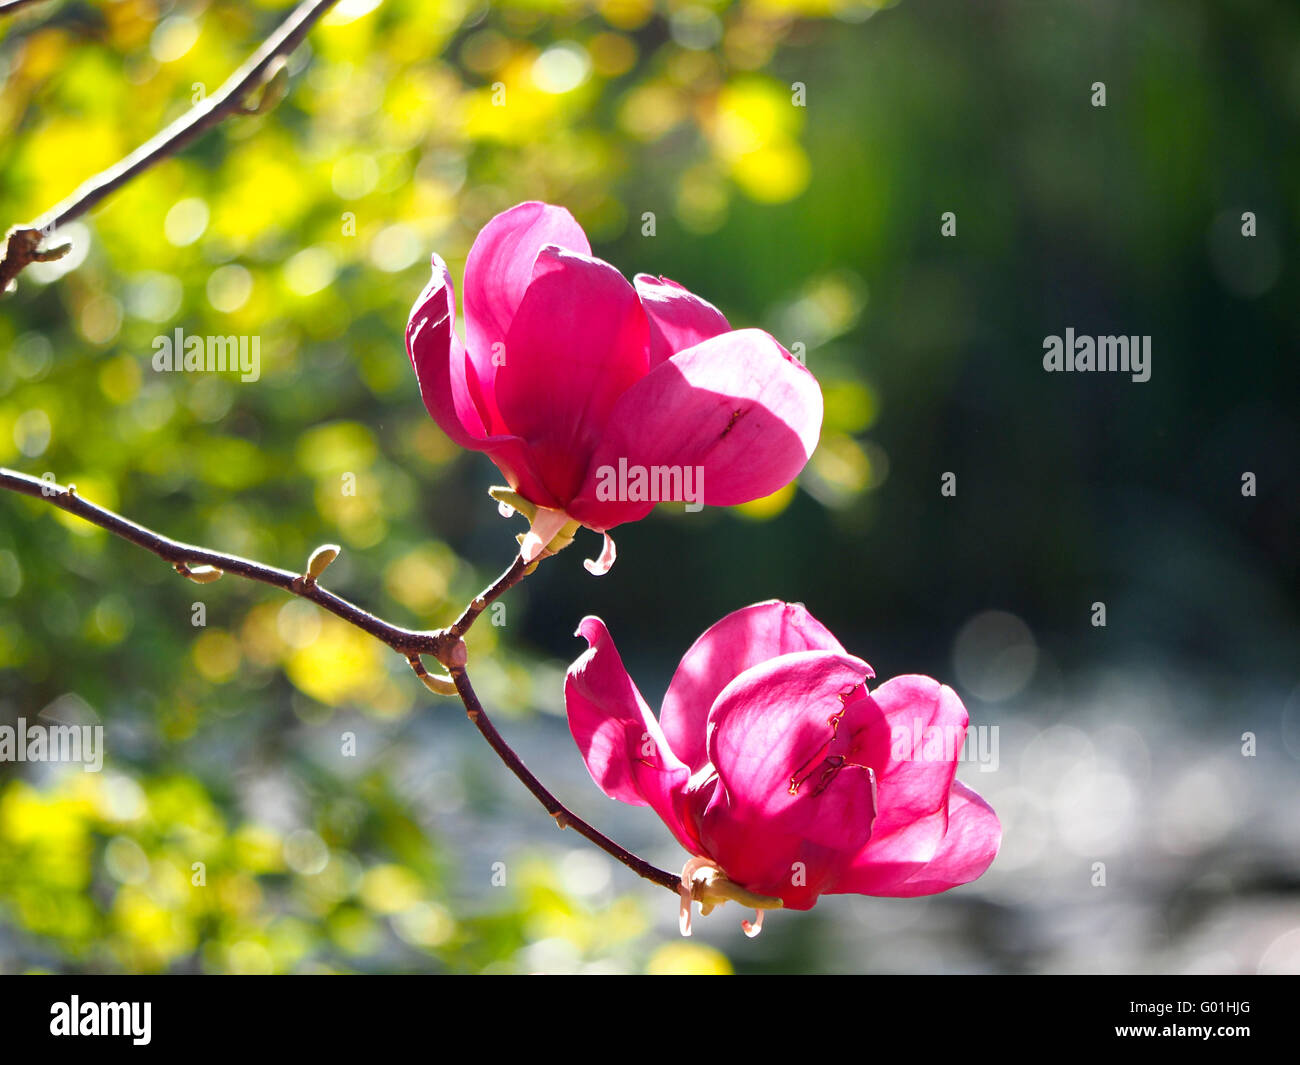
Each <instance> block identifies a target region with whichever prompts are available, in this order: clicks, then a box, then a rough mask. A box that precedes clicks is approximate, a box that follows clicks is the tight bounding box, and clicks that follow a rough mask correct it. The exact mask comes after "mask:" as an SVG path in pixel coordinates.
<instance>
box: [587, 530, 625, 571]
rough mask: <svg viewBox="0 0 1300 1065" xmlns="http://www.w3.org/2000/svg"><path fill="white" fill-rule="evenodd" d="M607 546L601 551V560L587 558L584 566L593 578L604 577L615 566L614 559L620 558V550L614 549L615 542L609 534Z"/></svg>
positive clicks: (606, 536)
mask: <svg viewBox="0 0 1300 1065" xmlns="http://www.w3.org/2000/svg"><path fill="white" fill-rule="evenodd" d="M604 536H605V546H604V547H603V548H602V549H601V552H600V557H599V558H595V559H592V558H585V559H583V560H582V565H583V566H584V567H585V569H586V570H587V572H588V573H590V574H591V575H592V576H593V577H603V576H604V575H605V574H606V573H608V572H609V571H610V569H611V568H612V567H613V565H614V559H616V558H617V557H618V550H617V548H615V547H614V541H613V539H611V537H610V535H609V533H605V534H604Z"/></svg>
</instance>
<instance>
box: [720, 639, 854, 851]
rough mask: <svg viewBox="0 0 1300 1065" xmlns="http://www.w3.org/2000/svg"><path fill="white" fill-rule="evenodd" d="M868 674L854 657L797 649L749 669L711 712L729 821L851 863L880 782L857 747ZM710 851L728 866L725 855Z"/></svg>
mask: <svg viewBox="0 0 1300 1065" xmlns="http://www.w3.org/2000/svg"><path fill="white" fill-rule="evenodd" d="M870 675H871V667H870V666H868V665H867V664H866V663H865V662H863V661H862V660H861V659H860V658H854V657H853V656H852V655H845V654H838V653H836V652H834V651H799V652H796V653H794V654H788V655H781V656H780V657H779V658H772V659H769V660H767V661H766V662H763V663H762V664H761V665H757V666H754V667H753V668H752V669H748V670H746V671H745V672H744V673H742V674H740V676H739V677H737V678H736V679H735V680H733V681H732V682H731V683H730V684H728V685H727V687H726V688H724V689H723V690H722V692H721V694H720V695H719V696H718V699H717V702H715V703H714V704H713V710H712V712H711V713H710V714H709V730H708V752H709V761H710V762H712V763H713V766H714V767H715V768H716V769H717V772H718V780H719V783H720V788H721V789H722V790H725V792H726V795H727V807H728V809H727V816H728V818H729V819H730V820H732V821H735V822H740V823H744V824H747V825H750V826H753V827H755V828H758V829H761V830H762V831H763V832H771V833H774V834H794V835H797V836H800V837H802V838H805V839H807V840H809V841H810V842H812V843H815V844H818V845H820V846H824V847H827V848H831V849H833V850H836V851H844V852H846V856H847V858H852V857H853V856H854V855H856V854H857V853H859V852H860V851H861V850H862V848H863V846H864V845H865V844H866V842H867V840H868V839H869V838H870V836H871V822H872V819H873V817H874V816H875V795H874V792H875V786H874V782H873V779H872V771H871V767H870V766H868V765H866V764H864V763H862V762H861V761H860V760H859V759H858V758H857V757H856V752H855V749H854V732H855V730H856V728H857V725H858V722H857V714H858V708H860V707H861V705H862V704H861V701H854V700H853V699H851V698H849V696H851V695H852V693H854V692H855V691H857V690H859V689H860V688H861V687H862V684H863V682H864V681H865V680H866V678H867V677H869V676H870ZM846 700H847V701H846ZM755 845H756V846H759V847H762V846H763V844H762V843H761V841H756V843H755ZM710 853H711V854H712V856H713V857H714V858H717V859H718V860H719V861H720V862H722V863H723V866H724V868H727V869H728V870H730V866H729V865H728V861H729V858H728V856H727V855H723V854H717V853H714V852H710Z"/></svg>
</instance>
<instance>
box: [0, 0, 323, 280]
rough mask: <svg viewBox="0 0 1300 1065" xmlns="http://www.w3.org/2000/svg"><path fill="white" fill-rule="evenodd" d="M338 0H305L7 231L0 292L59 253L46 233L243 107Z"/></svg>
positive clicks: (90, 206)
mask: <svg viewBox="0 0 1300 1065" xmlns="http://www.w3.org/2000/svg"><path fill="white" fill-rule="evenodd" d="M336 2H337V0H303V2H302V3H301V4H299V5H298V6H297V7H296V8H294V10H293V12H292V13H291V14H290V15H289V17H288V18H286V19H285V20H284V22H282V23H281V24H280V26H279V28H278V29H277V30H276V31H275V32H274V33H272V34H271V36H269V37H268V38H267V39H266V40H265V41H263V42H262V44H261V46H260V47H259V48H258V49H257V51H256V52H254V53H253V54H252V55H251V56H249V57H248V59H247V60H246V61H245V62H244V65H243V66H241V67H240V68H239V69H238V70H236V71H235V72H234V73H233V74H231V75H230V77H229V78H227V79H226V82H225V84H224V85H222V86H221V88H219V89H218V90H217V91H216V92H215V93H213V94H212V95H211V96H209V97H207V98H206V99H204V100H200V101H199V102H198V103H196V104H195V105H194V106H193V107H191V108H190V109H189V110H188V111H186V112H185V114H183V115H181V117H180V118H178V119H176V121H175V122H173V123H172V124H171V125H169V126H167V127H166V128H165V129H163V130H162V131H161V132H159V133H158V134H156V135H155V136H154V137H153V138H152V139H150V140H148V141H146V142H145V143H144V144H142V145H140V147H138V148H137V149H136V150H135V151H133V152H131V153H130V154H129V155H127V156H124V157H123V158H122V159H119V160H118V161H117V162H116V163H114V164H113V165H112V166H110V167H109V168H108V169H107V170H103V171H101V172H100V173H98V174H96V175H95V176H94V177H92V178H90V179H89V180H87V181H85V182H83V183H82V184H81V185H80V186H79V187H78V188H77V190H76V191H75V192H73V193H72V194H71V195H70V196H68V197H67V198H66V199H64V200H62V201H61V202H59V203H57V204H55V205H54V206H53V207H51V208H50V209H49V210H48V211H46V212H45V213H44V214H42V215H40V217H38V218H36V219H35V220H34V221H32V222H29V223H27V224H25V225H18V226H14V227H13V228H11V229H10V230H9V232H8V233H7V234H6V241H5V248H4V251H3V258H0V293H3V292H4V291H5V289H7V288H8V286H9V284H10V282H11V281H13V280H14V278H16V277H17V276H18V275H19V274H20V273H21V272H22V270H23V269H24V268H25V267H26V266H28V265H30V264H31V263H33V262H41V261H48V259H49V258H51V257H57V254H56V253H58V249H54V250H53V251H46V252H38V251H37V246H38V245H39V244H40V242H41V240H42V239H43V238H44V237H45V236H47V235H49V234H50V233H51V232H53V231H54V230H56V229H57V228H58V227H59V226H61V225H63V224H64V223H65V222H69V221H71V220H72V219H74V218H77V217H79V216H81V215H83V214H85V213H86V212H87V211H88V210H90V208H92V207H94V206H95V204H97V203H99V201H100V200H102V199H104V197H106V196H108V195H109V194H110V193H112V192H114V191H115V190H116V189H118V188H119V187H121V186H122V185H124V184H126V182H128V181H130V180H131V179H132V178H134V177H136V176H137V175H139V174H141V173H143V172H144V171H145V170H148V169H149V168H150V167H151V166H153V165H154V164H155V163H158V162H160V161H161V160H163V159H166V158H168V157H169V156H172V155H174V154H176V152H178V151H180V150H181V149H182V148H184V147H185V146H186V145H187V144H189V143H190V142H191V141H193V140H194V139H195V138H196V137H198V136H199V135H200V134H202V133H205V132H206V131H207V130H209V129H211V128H212V127H213V126H215V125H217V124H218V123H219V122H221V121H222V120H223V119H225V118H227V117H229V116H230V115H232V114H237V113H240V112H241V111H242V110H243V109H244V101H245V99H246V97H247V96H248V95H249V93H250V92H252V91H253V90H254V89H256V88H257V87H258V86H259V85H262V84H263V83H264V82H265V81H266V79H267V77H268V75H270V74H273V73H274V72H275V70H276V69H277V68H278V66H279V61H281V60H283V58H284V57H285V56H287V55H289V53H291V52H292V51H293V50H294V49H295V48H297V47H298V45H299V43H301V41H302V39H303V38H304V37H305V36H306V35H307V31H308V30H310V29H311V27H312V26H313V25H314V24H315V23H316V21H317V20H318V19H319V18H320V17H321V16H322V15H323V14H325V12H326V11H328V10H329V9H330V8H331V7H333V6H334V4H335V3H336ZM2 10H3V9H0V11H2ZM65 247H66V246H65ZM60 254H61V253H60ZM42 255H44V256H46V259H45V260H42V259H41V258H40V256H42Z"/></svg>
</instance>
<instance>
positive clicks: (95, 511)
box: [0, 467, 681, 893]
mask: <svg viewBox="0 0 1300 1065" xmlns="http://www.w3.org/2000/svg"><path fill="white" fill-rule="evenodd" d="M0 488H5V489H8V490H9V491H11V492H18V493H21V494H22V495H26V496H31V497H32V498H33V499H42V500H44V501H45V502H47V503H50V504H51V505H53V506H56V507H58V508H59V509H60V510H64V511H67V512H68V513H69V514H74V515H76V516H77V517H79V518H81V519H83V520H85V521H88V522H90V523H91V524H92V525H97V526H99V528H101V529H104V530H106V531H108V532H111V533H112V534H113V535H115V536H120V537H121V538H122V539H124V540H128V541H130V542H131V543H133V544H135V545H137V546H138V547H143V548H144V549H145V550H146V551H150V552H152V553H153V554H155V555H157V556H158V557H159V558H161V559H164V560H165V561H167V562H170V563H171V564H172V565H173V566H174V567H175V569H176V570H177V572H178V573H180V574H181V575H182V576H186V577H189V578H190V579H192V580H198V581H200V582H203V583H206V582H207V581H209V580H215V579H217V577H219V576H220V574H221V573H231V574H234V575H235V576H237V577H244V578H246V579H247V580H251V581H257V582H259V583H261V584H269V585H271V586H272V587H275V588H280V589H282V590H283V591H286V592H289V593H290V594H291V595H297V596H301V597H302V598H303V599H308V600H310V601H311V602H313V603H316V604H317V605H318V606H321V607H323V608H324V609H326V610H328V611H329V612H330V613H331V614H334V615H335V616H336V617H339V618H342V619H343V620H344V621H346V622H348V623H349V624H351V625H355V626H356V627H357V628H359V629H361V630H363V631H365V632H367V633H369V634H370V635H371V636H373V637H374V638H375V639H377V640H379V641H381V642H382V643H385V644H387V645H388V646H389V647H391V648H392V649H393V650H394V651H397V652H398V653H399V654H402V655H405V656H406V658H407V659H408V660H409V661H410V663H411V668H412V669H413V670H414V671H415V673H416V675H417V676H418V677H420V679H421V680H422V681H425V682H426V683H428V680H427V678H428V674H427V672H426V671H425V670H424V666H423V664H422V663H421V662H420V655H422V654H428V655H433V656H434V657H435V658H437V659H438V661H439V662H441V663H442V664H443V665H444V666H446V667H447V669H448V672H449V673H450V676H451V681H452V683H453V684H454V686H455V690H456V694H457V695H459V696H460V700H461V702H462V703H463V704H464V706H465V713H466V714H467V715H468V717H469V719H470V721H472V722H473V723H474V727H475V728H477V729H478V730H479V732H480V733H482V735H483V738H484V739H485V740H487V742H488V744H489V745H490V746H491V748H492V749H493V750H494V751H495V752H496V753H497V756H498V757H499V758H500V759H501V761H502V762H504V763H505V765H506V767H507V768H508V769H509V770H510V771H511V772H512V773H514V775H515V776H516V777H518V778H519V780H520V781H522V782H523V784H524V786H525V787H526V788H527V789H528V790H529V791H530V792H532V793H533V795H534V797H535V798H536V799H537V801H538V802H540V803H541V804H542V806H543V807H544V808H545V810H546V812H547V813H549V814H550V815H551V816H552V817H553V818H554V819H555V822H556V824H558V825H559V826H560V827H561V828H572V829H574V830H575V831H577V832H578V833H579V834H580V835H582V836H584V837H585V838H587V839H588V840H590V841H591V842H592V843H594V844H595V845H596V846H597V847H599V848H600V849H601V850H603V851H605V853H606V854H609V855H610V856H611V857H613V858H615V859H617V860H618V861H620V862H622V863H623V864H624V865H626V866H627V867H628V868H629V869H631V870H632V871H633V872H634V873H636V874H637V875H638V876H641V877H644V878H645V879H646V880H649V881H651V882H652V883H655V884H658V885H660V886H661V887H664V888H667V889H668V890H669V891H672V892H674V893H675V892H676V891H677V886H678V884H679V883H680V879H681V878H680V877H679V876H678V875H677V874H675V873H669V872H667V871H666V870H663V869H659V868H657V867H656V866H653V865H651V864H650V863H649V862H647V861H645V860H644V859H642V858H638V857H637V856H636V855H635V854H633V853H632V852H631V851H629V850H627V849H626V848H625V847H621V846H619V845H618V844H617V843H615V842H614V841H613V840H612V839H610V838H609V837H608V836H606V835H604V834H603V833H601V832H600V831H598V830H597V829H595V828H593V827H592V826H591V825H589V824H588V823H587V822H586V821H584V820H583V819H582V818H580V817H578V816H577V814H575V813H573V812H572V811H571V810H569V809H568V808H567V807H566V806H565V805H564V804H563V803H562V802H560V800H559V799H557V798H556V797H555V796H554V795H553V794H552V793H551V792H550V791H548V790H547V788H546V786H545V785H544V784H542V782H541V781H540V780H538V779H537V777H536V776H534V775H533V773H532V771H531V770H529V768H528V767H527V766H526V765H525V764H524V762H523V760H522V759H521V758H520V757H519V755H518V754H516V753H515V752H514V750H513V749H512V748H511V747H510V745H509V744H508V743H506V741H505V740H504V739H503V738H502V736H501V733H499V732H498V731H497V730H496V726H495V725H493V724H492V722H491V720H489V718H488V716H487V712H486V711H485V710H484V709H483V704H482V703H480V702H479V698H478V695H477V694H476V693H475V691H474V688H473V686H472V685H471V684H470V680H469V674H468V672H467V671H466V668H465V660H466V655H465V644H464V641H463V640H462V637H463V636H464V635H465V633H466V632H468V631H469V628H470V626H471V625H473V624H474V621H475V619H477V618H478V616H479V615H480V614H481V613H483V611H484V610H485V609H487V607H488V605H489V604H491V603H492V602H493V601H495V600H496V599H497V598H499V597H500V596H501V595H503V594H504V593H505V592H506V591H508V590H509V589H510V588H512V587H514V586H515V585H516V584H518V583H519V581H521V580H522V579H523V578H524V577H525V576H527V574H528V573H530V572H532V570H533V568H534V566H535V565H536V563H530V564H525V563H524V561H523V558H522V556H516V557H515V561H514V562H513V563H512V564H511V565H510V566H509V567H508V568H507V569H506V570H505V572H504V573H502V574H501V576H500V577H498V578H497V579H496V580H495V581H494V582H493V583H492V584H491V585H489V586H488V587H487V588H485V589H484V590H483V591H482V592H481V593H480V594H479V595H477V596H475V597H474V599H473V600H472V601H471V603H470V604H469V606H467V607H466V608H465V610H464V612H463V613H462V614H461V616H460V617H459V618H458V619H457V620H456V622H455V623H454V624H453V625H452V626H451V627H449V628H446V629H437V630H434V631H429V632H420V631H415V630H412V629H404V628H402V627H400V626H398V625H392V624H390V623H389V622H387V621H384V620H383V619H381V618H378V617H376V616H375V615H373V614H371V613H369V612H367V611H365V610H363V609H362V608H361V607H359V606H357V605H356V604H354V603H350V602H348V600H346V599H343V598H341V597H340V596H337V595H335V594H334V593H333V592H327V591H326V590H325V589H324V588H322V587H321V586H320V585H319V583H318V582H317V577H318V576H319V574H320V572H321V570H323V568H324V566H325V565H328V564H329V563H328V559H326V560H324V561H323V564H321V565H316V564H315V563H316V559H317V556H322V555H323V554H324V553H323V552H322V551H320V550H318V551H317V553H316V555H313V559H312V564H311V565H310V567H309V569H308V570H307V571H305V572H303V573H293V572H291V571H289V570H283V569H276V568H275V567H273V566H267V565H264V564H262V563H261V562H254V561H252V560H251V559H247V558H241V557H240V556H238V555H230V554H226V553H225V552H223V551H212V550H210V549H208V548H206V547H198V546H196V545H194V544H187V543H183V542H181V541H179V540H172V539H170V538H168V537H166V536H163V535H161V534H160V533H156V532H154V531H153V530H152V529H147V528H145V527H144V526H143V525H138V524H137V523H135V522H133V521H130V520H129V519H127V518H124V517H122V515H120V514H116V513H114V512H113V511H111V510H107V509H105V508H104V507H101V506H97V505H96V504H94V503H91V502H90V501H89V500H87V499H83V498H82V497H81V496H79V495H77V492H76V487H75V486H74V485H67V486H64V485H60V484H55V483H54V482H53V481H47V480H41V479H40V478H37V477H31V476H29V475H27V474H24V473H18V472H17V471H15V470H10V469H5V468H4V467H0ZM332 557H333V555H332V554H331V555H329V558H330V559H332ZM195 566H198V567H210V568H205V569H199V570H196V569H194V568H193V567H195ZM214 571H220V573H216V572H214ZM313 572H314V574H315V575H313ZM430 686H431V687H435V685H430Z"/></svg>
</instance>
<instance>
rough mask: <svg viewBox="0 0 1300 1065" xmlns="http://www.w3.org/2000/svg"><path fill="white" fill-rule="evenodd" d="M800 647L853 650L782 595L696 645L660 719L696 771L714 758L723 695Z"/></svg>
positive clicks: (732, 617)
mask: <svg viewBox="0 0 1300 1065" xmlns="http://www.w3.org/2000/svg"><path fill="white" fill-rule="evenodd" d="M795 651H834V652H836V653H837V654H846V653H847V652H846V651H845V650H844V648H843V647H842V646H841V645H840V642H839V640H837V639H836V638H835V637H834V636H832V635H831V633H830V630H828V629H827V628H826V627H825V626H824V625H823V624H822V623H821V622H820V621H818V620H817V619H816V618H814V617H813V616H812V615H811V614H810V613H808V611H807V609H806V608H805V607H804V606H803V604H802V603H782V602H780V601H779V600H776V599H771V600H768V601H767V602H766V603H755V604H754V605H753V606H747V607H743V608H742V609H740V610H736V611H733V612H732V613H730V614H728V615H727V616H726V617H725V618H723V619H722V620H721V621H719V622H717V623H715V624H714V625H713V626H711V627H710V628H709V629H708V630H706V631H705V633H704V635H702V636H701V637H700V638H699V639H698V640H696V641H695V643H694V644H692V645H691V649H690V650H689V651H687V652H686V654H685V655H684V656H683V657H682V661H681V664H680V665H679V666H678V667H677V672H676V673H674V674H673V679H672V683H671V684H669V685H668V694H667V695H665V696H664V701H663V707H662V708H661V709H660V711H659V723H660V725H661V726H662V727H663V730H664V735H665V736H667V737H668V742H669V743H671V744H672V747H673V750H674V751H676V752H677V756H678V757H679V758H680V759H681V760H682V761H684V762H685V763H686V764H687V765H688V766H690V767H691V771H692V772H695V771H696V770H698V769H700V768H701V767H702V766H703V765H704V764H705V762H707V761H708V760H709V756H708V752H707V751H706V750H705V730H706V727H707V725H708V720H709V711H710V709H712V707H713V703H714V701H715V700H716V699H717V697H718V693H719V692H721V691H722V689H723V688H725V687H726V686H727V685H728V684H730V683H731V682H732V681H733V680H735V678H736V677H738V676H740V674H742V673H743V672H745V670H747V669H749V668H751V667H752V666H756V665H759V664H760V663H762V662H766V661H767V660H768V659H769V658H777V657H779V656H780V655H786V654H792V653H793V652H795ZM868 676H875V674H874V673H868Z"/></svg>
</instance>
